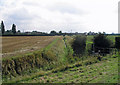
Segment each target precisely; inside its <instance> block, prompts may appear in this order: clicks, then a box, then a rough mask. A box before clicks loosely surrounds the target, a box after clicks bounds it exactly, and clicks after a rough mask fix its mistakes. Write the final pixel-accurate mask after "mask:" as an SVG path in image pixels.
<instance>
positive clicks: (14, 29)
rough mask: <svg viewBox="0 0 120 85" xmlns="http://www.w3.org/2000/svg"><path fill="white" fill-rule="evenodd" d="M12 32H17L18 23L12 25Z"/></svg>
mask: <svg viewBox="0 0 120 85" xmlns="http://www.w3.org/2000/svg"><path fill="white" fill-rule="evenodd" d="M12 33H13V34H15V33H16V25H15V24H13V25H12Z"/></svg>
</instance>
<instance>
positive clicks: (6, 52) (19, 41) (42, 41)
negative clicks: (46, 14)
mask: <svg viewBox="0 0 120 85" xmlns="http://www.w3.org/2000/svg"><path fill="white" fill-rule="evenodd" d="M56 38H58V36H10V37H2V56H3V57H6V56H17V55H21V54H25V53H28V52H33V51H35V50H40V49H41V48H44V47H45V46H47V45H48V44H50V43H51V42H52V41H53V40H55V39H56Z"/></svg>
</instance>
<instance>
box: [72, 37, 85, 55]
mask: <svg viewBox="0 0 120 85" xmlns="http://www.w3.org/2000/svg"><path fill="white" fill-rule="evenodd" d="M85 47H86V36H80V35H79V36H76V37H75V38H74V40H73V42H72V48H73V51H74V53H75V54H78V55H79V54H83V53H84V52H85Z"/></svg>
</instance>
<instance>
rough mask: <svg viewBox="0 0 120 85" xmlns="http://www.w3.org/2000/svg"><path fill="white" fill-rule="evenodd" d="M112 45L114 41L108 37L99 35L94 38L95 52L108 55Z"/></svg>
mask: <svg viewBox="0 0 120 85" xmlns="http://www.w3.org/2000/svg"><path fill="white" fill-rule="evenodd" d="M111 45H112V41H111V40H109V39H108V38H107V35H104V34H101V33H99V34H98V35H96V36H94V39H93V49H94V51H95V52H100V53H104V54H107V53H109V51H110V50H109V48H110V47H111Z"/></svg>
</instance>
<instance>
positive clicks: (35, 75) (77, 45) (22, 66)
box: [2, 35, 119, 83]
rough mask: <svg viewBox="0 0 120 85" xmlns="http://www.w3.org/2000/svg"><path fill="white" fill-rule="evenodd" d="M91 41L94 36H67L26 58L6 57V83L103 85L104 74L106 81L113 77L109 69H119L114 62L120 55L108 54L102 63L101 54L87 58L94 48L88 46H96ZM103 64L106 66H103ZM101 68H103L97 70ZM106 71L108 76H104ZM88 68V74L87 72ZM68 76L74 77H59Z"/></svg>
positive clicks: (4, 77) (4, 64)
mask: <svg viewBox="0 0 120 85" xmlns="http://www.w3.org/2000/svg"><path fill="white" fill-rule="evenodd" d="M97 36H99V35H97ZM102 36H103V35H102ZM100 37H101V36H100ZM95 38H96V37H95ZM95 38H94V39H95ZM92 39H93V36H87V37H86V36H71V37H70V36H64V37H60V38H57V39H56V40H54V41H53V42H52V43H51V44H49V45H48V46H47V47H45V48H44V49H42V50H40V51H35V52H33V53H30V54H27V55H24V56H19V57H11V58H9V59H7V58H6V59H4V60H3V65H2V66H3V74H4V75H3V81H4V82H9V83H15V82H17V83H19V82H22V83H26V82H27V83H28V82H31V83H35V82H38V83H42V82H43V83H49V82H50V83H51V82H54V83H58V82H61V83H63V82H69V83H71V82H85V83H86V82H100V81H97V80H96V79H100V80H101V81H103V80H102V78H101V77H104V76H103V74H104V75H105V77H107V78H108V76H110V75H111V73H110V72H109V69H111V68H112V67H107V66H113V67H114V69H116V68H117V67H116V65H117V62H116V63H115V61H116V60H117V58H118V56H119V54H118V53H116V54H113V55H111V54H108V55H106V56H104V57H103V58H102V59H101V61H99V59H98V57H99V56H100V55H97V56H95V55H88V52H87V51H88V50H90V49H91V48H90V47H89V46H91V45H92V44H93V41H92ZM102 39H103V40H106V39H107V38H106V37H105V38H103V37H102ZM102 39H101V40H102ZM107 40H108V39H107ZM108 41H109V40H108ZM110 45H111V44H110ZM110 47H111V46H110ZM107 48H108V47H107ZM84 54H86V55H84ZM78 56H79V57H78ZM112 60H114V61H112ZM106 62H107V63H106ZM102 63H103V65H101V64H102ZM112 64H114V65H112ZM99 65H100V66H101V69H99V68H97V67H98V66H99ZM105 67H106V68H105ZM81 68H82V69H81ZM103 68H104V70H106V72H107V73H108V74H109V75H108V74H106V73H104V71H103V70H102V69H103ZM88 69H89V71H87V70H88ZM96 69H97V70H96ZM114 69H112V71H113V70H114ZM99 70H100V71H99ZM71 72H74V73H71ZM66 73H67V74H68V75H70V74H71V75H70V76H66V78H64V77H63V76H59V74H62V75H65V74H66ZM116 74H117V72H116V71H114V76H113V78H114V79H111V80H112V81H113V82H116V80H117V78H118V77H117V76H116ZM57 75H58V76H57ZM73 75H74V76H73ZM89 75H90V76H89ZM97 76H100V78H99V77H97ZM69 78H71V79H69ZM59 79H60V80H59ZM79 80H80V81H79ZM105 80H106V81H105V82H110V81H108V80H107V79H105Z"/></svg>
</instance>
